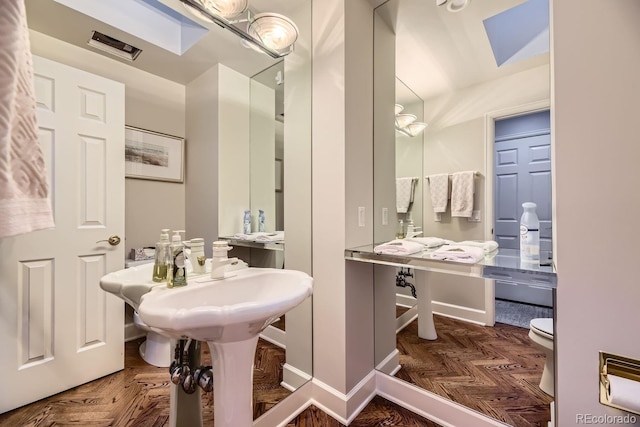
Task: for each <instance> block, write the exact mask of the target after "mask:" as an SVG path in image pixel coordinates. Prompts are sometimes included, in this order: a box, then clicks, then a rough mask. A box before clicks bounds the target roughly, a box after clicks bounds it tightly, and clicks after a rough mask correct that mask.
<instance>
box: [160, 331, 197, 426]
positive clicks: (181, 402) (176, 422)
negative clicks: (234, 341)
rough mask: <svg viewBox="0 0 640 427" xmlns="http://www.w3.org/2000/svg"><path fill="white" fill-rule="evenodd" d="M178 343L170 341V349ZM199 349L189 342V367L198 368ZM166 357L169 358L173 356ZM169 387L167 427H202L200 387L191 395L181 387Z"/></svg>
mask: <svg viewBox="0 0 640 427" xmlns="http://www.w3.org/2000/svg"><path fill="white" fill-rule="evenodd" d="M178 342H180V341H179V340H175V339H172V340H171V348H175V347H176V344H177V343H178ZM182 345H185V342H182ZM200 347H201V346H200V343H199V342H198V341H195V340H193V341H191V344H190V345H189V363H190V364H191V366H200ZM180 348H182V346H181V347H180ZM170 352H171V351H170ZM171 353H172V352H171ZM168 356H170V357H171V356H173V354H169V355H168ZM170 387H171V392H170V394H169V427H183V426H202V394H201V393H202V391H201V390H200V387H196V391H195V392H194V393H192V394H187V393H186V392H185V391H184V390H182V386H181V385H175V384H170Z"/></svg>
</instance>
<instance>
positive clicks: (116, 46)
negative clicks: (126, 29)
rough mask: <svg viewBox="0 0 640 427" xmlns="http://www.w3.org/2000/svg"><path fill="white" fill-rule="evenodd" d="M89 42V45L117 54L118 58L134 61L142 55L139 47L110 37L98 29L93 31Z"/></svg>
mask: <svg viewBox="0 0 640 427" xmlns="http://www.w3.org/2000/svg"><path fill="white" fill-rule="evenodd" d="M88 44H89V46H93V47H95V48H96V49H100V50H102V51H104V52H107V53H110V54H112V55H115V56H117V57H118V58H122V59H126V60H127V61H134V60H135V59H136V58H137V57H138V55H140V52H142V49H138V48H137V47H135V46H131V45H130V44H127V43H125V42H122V41H120V40H118V39H114V38H113V37H109V36H107V35H105V34H102V33H100V32H98V31H93V32H92V33H91V38H90V39H89V42H88Z"/></svg>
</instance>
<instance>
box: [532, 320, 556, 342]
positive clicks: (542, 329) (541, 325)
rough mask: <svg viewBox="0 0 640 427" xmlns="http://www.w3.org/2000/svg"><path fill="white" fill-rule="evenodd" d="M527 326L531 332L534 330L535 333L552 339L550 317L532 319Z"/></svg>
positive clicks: (551, 321)
mask: <svg viewBox="0 0 640 427" xmlns="http://www.w3.org/2000/svg"><path fill="white" fill-rule="evenodd" d="M529 327H530V329H531V331H532V332H535V333H536V334H538V335H541V336H543V337H545V338H547V339H550V340H553V319H552V318H542V319H532V320H531V322H529Z"/></svg>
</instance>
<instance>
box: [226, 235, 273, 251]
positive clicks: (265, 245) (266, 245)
mask: <svg viewBox="0 0 640 427" xmlns="http://www.w3.org/2000/svg"><path fill="white" fill-rule="evenodd" d="M218 239H220V240H226V241H227V242H229V244H230V245H234V246H244V247H247V248H257V249H268V250H271V251H284V240H280V241H272V242H268V241H261V242H256V241H255V240H244V239H237V238H235V237H225V236H222V237H218Z"/></svg>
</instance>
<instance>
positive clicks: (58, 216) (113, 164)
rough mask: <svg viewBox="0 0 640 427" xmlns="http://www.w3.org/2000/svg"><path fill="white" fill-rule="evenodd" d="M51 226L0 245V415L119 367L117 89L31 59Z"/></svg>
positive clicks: (120, 95)
mask: <svg viewBox="0 0 640 427" xmlns="http://www.w3.org/2000/svg"><path fill="white" fill-rule="evenodd" d="M34 68H35V88H36V105H37V117H38V126H39V139H40V144H41V146H42V150H43V154H44V158H45V161H46V165H47V173H48V178H49V186H50V188H51V198H52V206H53V210H54V220H55V228H53V229H50V230H41V231H35V232H32V233H27V234H24V235H21V236H15V237H11V238H7V239H1V240H0V318H1V320H0V342H2V343H3V345H2V346H0V361H2V366H3V368H4V378H3V381H2V383H3V385H2V387H1V388H0V413H1V412H6V411H8V410H11V409H14V408H16V407H18V406H22V405H25V404H28V403H31V402H33V401H35V400H38V399H41V398H44V397H47V396H50V395H52V394H55V393H58V392H60V391H63V390H66V389H69V388H71V387H75V386H77V385H80V384H83V383H86V382H88V381H91V380H94V379H96V378H99V377H102V376H104V375H107V374H110V373H112V372H115V371H118V370H120V369H122V368H123V350H124V347H123V344H124V303H123V302H122V301H121V300H120V299H118V298H117V297H115V296H113V295H108V294H106V293H105V292H104V291H102V290H101V289H100V285H99V279H100V277H102V276H103V275H104V274H106V273H108V272H110V271H114V270H118V269H121V268H123V263H124V247H123V246H110V245H109V244H108V243H106V242H100V243H97V242H98V241H99V240H104V239H107V238H108V237H109V236H111V235H119V236H122V237H123V234H124V155H123V154H124V86H123V85H122V84H120V83H117V82H113V81H110V80H107V79H104V78H102V77H99V76H95V75H92V74H89V73H86V72H83V71H80V70H77V69H74V68H71V67H68V66H65V65H62V64H59V63H56V62H53V61H49V60H46V59H44V58H39V57H34Z"/></svg>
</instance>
